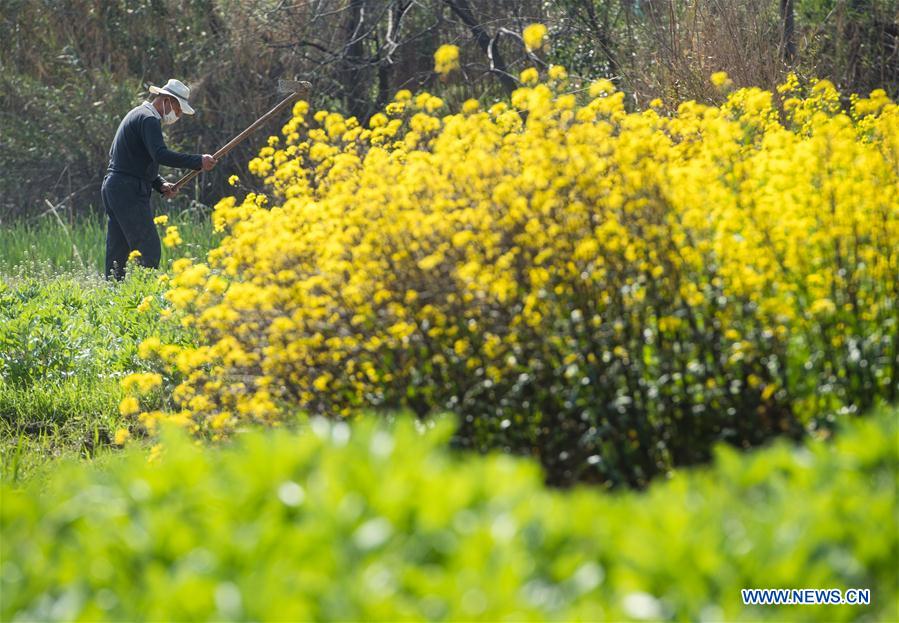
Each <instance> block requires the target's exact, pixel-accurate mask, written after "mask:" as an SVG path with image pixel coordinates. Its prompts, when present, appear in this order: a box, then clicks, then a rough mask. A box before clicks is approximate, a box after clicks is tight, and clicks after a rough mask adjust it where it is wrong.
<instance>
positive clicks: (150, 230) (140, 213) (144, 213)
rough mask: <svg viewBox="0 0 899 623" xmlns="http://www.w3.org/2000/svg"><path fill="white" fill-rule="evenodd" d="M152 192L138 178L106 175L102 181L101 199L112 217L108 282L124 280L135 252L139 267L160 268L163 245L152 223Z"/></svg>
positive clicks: (107, 212)
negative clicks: (127, 262) (137, 252)
mask: <svg viewBox="0 0 899 623" xmlns="http://www.w3.org/2000/svg"><path fill="white" fill-rule="evenodd" d="M151 192H152V189H151V187H150V184H149V182H145V181H144V180H142V179H140V178H137V177H132V176H130V175H123V174H121V173H107V174H106V177H105V178H103V186H102V187H101V189H100V195H101V196H102V197H103V207H104V208H105V209H106V215H107V216H108V217H109V223H108V226H107V229H106V269H105V271H106V272H105V273H104V274H105V276H106V278H107V279H109V277H110V275H112V276H114V277H115V278H116V279H119V280H120V279H122V278H123V277H124V276H125V262H126V261H127V260H128V255H129V254H130V253H131V252H132V251H134V250H135V249H136V250H138V251H140V257H139V258H138V259H137V262H138V263H139V264H141V265H143V266H148V267H150V268H158V267H159V259H160V257H161V256H162V245H161V244H160V242H159V233H158V232H157V231H156V225H155V224H154V223H153V208H152V207H151V206H150V193H151Z"/></svg>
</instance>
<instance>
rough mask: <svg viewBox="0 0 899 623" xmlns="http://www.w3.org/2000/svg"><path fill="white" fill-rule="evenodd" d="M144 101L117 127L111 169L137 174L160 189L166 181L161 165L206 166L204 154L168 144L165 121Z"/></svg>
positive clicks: (180, 166)
mask: <svg viewBox="0 0 899 623" xmlns="http://www.w3.org/2000/svg"><path fill="white" fill-rule="evenodd" d="M150 106H152V104H149V103H144V104H141V105H140V106H138V107H136V108H132V109H131V110H130V111H129V112H128V114H127V115H125V118H124V119H122V122H121V123H120V124H119V129H118V130H116V133H115V138H114V139H112V146H111V147H110V148H109V169H108V170H109V172H111V173H122V174H125V175H130V176H132V177H137V178H140V179H142V180H144V181H145V182H147V183H148V184H151V185H152V186H153V188H155V189H156V190H157V191H160V190H161V189H162V183H163V182H164V181H165V180H164V179H163V178H162V177H161V176H160V175H159V165H160V164H164V165H166V166H168V167H178V168H181V169H196V170H199V169H201V168H202V167H203V157H202V156H201V155H200V154H181V153H178V152H176V151H172V150H171V149H169V148H168V147H166V146H165V141H164V140H163V139H162V123H161V122H160V120H159V119H158V118H157V117H156V115H154V114H153V111H152V110H150Z"/></svg>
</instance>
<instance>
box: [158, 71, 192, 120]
mask: <svg viewBox="0 0 899 623" xmlns="http://www.w3.org/2000/svg"><path fill="white" fill-rule="evenodd" d="M150 93H153V94H155V95H171V96H172V97H174V98H176V99H177V100H178V101H179V102H180V103H181V112H183V113H184V114H185V115H192V114H194V109H193V108H191V107H190V104H188V103H187V99H188V98H189V97H190V89H189V88H188V87H187V86H186V85H185V84H184V83H183V82H181V81H180V80H175V79H174V78H172V79H171V80H169V81H168V82H166V83H165V86H164V87H162V88H160V87H154V86H151V87H150Z"/></svg>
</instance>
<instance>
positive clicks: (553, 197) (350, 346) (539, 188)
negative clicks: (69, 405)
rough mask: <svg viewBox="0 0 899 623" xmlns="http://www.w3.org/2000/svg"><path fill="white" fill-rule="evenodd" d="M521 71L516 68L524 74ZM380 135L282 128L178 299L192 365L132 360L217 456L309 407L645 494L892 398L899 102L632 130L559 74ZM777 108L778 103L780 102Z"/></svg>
mask: <svg viewBox="0 0 899 623" xmlns="http://www.w3.org/2000/svg"><path fill="white" fill-rule="evenodd" d="M525 74H526V75H525ZM522 82H523V83H524V84H525V85H526V86H523V87H522V88H520V89H518V90H517V91H515V92H514V93H513V94H512V96H511V101H509V102H500V103H497V104H495V105H494V106H492V107H490V108H489V109H488V110H483V109H482V108H481V107H480V106H479V105H478V103H477V102H475V101H473V100H469V101H468V102H466V103H465V105H464V106H463V109H462V112H459V113H452V112H451V111H449V110H447V107H446V104H445V102H444V101H442V100H441V99H440V98H438V97H435V96H433V95H431V94H428V93H419V94H417V95H413V94H411V93H409V92H408V91H403V92H400V93H399V94H398V95H397V98H396V100H395V101H394V102H392V103H390V104H389V105H388V106H387V107H386V109H385V111H384V112H383V113H379V114H376V115H374V116H373V117H372V118H371V119H370V121H369V123H368V124H367V127H363V125H362V124H360V123H359V121H358V120H357V119H355V118H352V117H350V118H346V117H344V116H342V115H340V114H338V113H335V112H328V111H318V112H315V113H314V114H312V113H311V111H310V110H309V107H308V105H307V104H306V103H305V102H300V103H298V104H297V105H296V106H295V107H294V109H293V118H292V119H291V120H290V121H289V122H288V123H287V124H286V125H285V126H284V128H283V132H282V138H281V140H278V137H274V140H273V141H271V142H270V143H271V144H270V145H268V146H266V147H263V148H262V150H261V151H260V153H259V156H258V157H257V158H255V159H253V160H252V161H251V162H250V163H249V170H250V172H251V173H253V174H254V175H256V176H258V177H259V178H261V180H262V181H264V183H265V184H266V185H267V187H268V189H269V192H267V193H266V194H257V193H252V192H251V193H248V194H246V195H245V196H243V197H242V198H238V197H226V198H224V199H223V200H222V201H221V202H219V204H218V205H217V206H216V208H215V212H214V214H213V220H214V224H215V227H216V228H217V229H218V230H221V231H223V232H224V233H225V234H226V235H225V237H224V239H223V240H222V242H221V244H220V245H219V246H218V248H216V249H214V250H213V251H211V252H210V253H209V255H208V258H207V259H206V261H205V262H196V261H192V260H189V259H183V260H180V261H178V262H176V263H175V264H174V265H173V276H172V279H171V286H172V289H171V290H170V291H169V292H168V294H167V297H168V300H169V301H170V302H171V304H172V305H173V306H174V307H175V308H177V309H178V310H179V314H178V317H179V318H180V322H181V323H183V324H184V325H185V326H190V327H193V328H194V329H195V330H196V331H197V332H198V335H200V336H201V343H200V345H199V346H197V347H195V348H193V347H191V348H179V347H174V346H169V345H165V344H163V343H160V342H159V341H156V342H155V343H150V344H149V345H147V346H146V347H145V348H144V349H143V350H144V352H145V354H146V355H147V356H148V358H150V359H151V360H154V361H156V365H157V369H158V370H159V371H160V372H162V373H163V374H164V375H165V378H166V381H165V382H166V383H167V384H168V386H169V387H170V388H171V389H172V391H173V393H172V396H173V399H172V404H171V408H170V409H169V410H168V411H157V412H155V413H154V414H147V413H144V414H143V415H142V416H141V417H142V418H143V419H142V421H143V422H145V423H147V424H148V425H149V426H154V425H155V423H156V422H157V421H158V420H161V419H167V418H171V417H174V418H176V419H178V420H179V421H181V422H182V423H185V424H187V425H188V426H189V427H191V428H192V429H193V430H194V431H196V432H198V433H200V434H204V435H209V436H212V437H220V436H222V435H226V434H228V433H229V432H230V431H231V430H233V429H234V428H235V427H237V426H239V425H241V424H242V423H244V422H250V421H256V422H264V423H274V422H277V421H279V419H280V418H281V415H282V414H283V413H284V412H285V409H288V408H289V407H290V406H291V405H299V406H300V407H301V408H303V409H304V410H306V411H308V412H310V413H313V414H325V415H334V416H340V415H348V414H349V413H351V412H352V410H353V409H354V408H358V407H406V408H410V409H412V410H414V411H415V412H416V413H417V414H419V415H421V416H424V415H426V414H428V413H431V412H434V411H440V410H452V411H454V412H457V413H459V414H460V415H461V416H462V424H461V427H460V429H459V430H458V432H457V434H456V437H455V440H456V443H457V444H459V445H461V446H464V447H471V448H476V449H479V450H486V449H488V448H494V447H501V448H506V449H510V450H512V451H515V452H520V453H525V454H532V455H535V456H537V457H539V459H540V460H541V462H542V463H543V465H544V467H545V468H546V469H547V472H548V475H549V478H550V480H552V481H554V482H559V483H567V482H572V481H575V480H592V481H603V482H607V483H612V484H614V483H629V484H635V485H642V484H644V483H645V482H647V480H648V479H649V478H650V477H652V476H653V475H655V474H658V473H664V472H666V471H668V470H669V469H670V468H671V467H672V466H674V465H682V464H690V463H695V462H697V461H703V460H706V459H707V458H708V456H709V452H710V448H711V447H712V445H713V444H714V443H715V442H716V441H719V440H724V441H728V442H730V443H732V444H736V445H739V446H749V445H753V444H758V443H761V442H763V441H765V440H766V439H769V438H770V437H771V436H772V435H776V434H782V433H787V434H799V433H800V431H801V430H802V429H803V427H804V426H805V427H816V426H819V425H822V424H826V422H827V418H829V417H830V416H832V414H834V413H836V412H838V411H840V410H844V411H848V412H853V411H855V410H857V409H860V408H866V407H868V406H869V405H870V404H872V403H873V402H874V401H875V400H877V399H878V398H880V397H883V398H887V399H895V398H896V395H897V381H899V374H897V369H899V365H897V352H899V327H897V292H896V288H897V283H899V253H897V252H896V246H895V241H896V240H899V199H897V198H899V109H897V106H896V104H895V103H893V102H892V101H890V100H889V99H888V98H887V97H886V96H885V94H883V92H875V93H872V94H871V97H869V98H858V97H853V100H852V102H853V103H852V108H851V110H850V111H848V112H844V111H842V110H841V108H840V104H839V97H840V95H839V93H837V91H836V90H835V89H834V87H833V86H832V85H831V84H830V83H828V82H826V81H820V82H815V83H813V84H812V85H810V86H809V87H808V88H803V87H802V86H800V85H799V83H798V81H796V80H795V79H794V78H791V80H790V81H788V82H787V83H786V84H785V85H783V87H782V88H781V89H780V92H779V93H777V94H774V93H770V92H766V91H762V90H759V89H753V88H749V89H741V90H738V91H735V92H732V93H731V94H730V95H729V96H728V97H727V100H726V101H725V102H724V103H723V104H722V105H720V106H711V105H704V104H700V103H697V102H683V103H682V104H680V105H679V106H678V107H677V111H676V112H675V113H673V114H670V115H664V114H661V113H660V112H659V110H658V109H659V106H660V103H659V102H654V104H653V108H651V109H649V110H645V111H638V112H628V111H627V110H626V109H625V106H624V96H623V94H622V93H620V92H617V91H616V90H615V87H614V85H613V84H612V83H611V82H610V81H608V80H600V81H598V82H596V83H594V84H593V85H591V87H590V89H589V97H588V98H587V99H585V100H583V101H579V100H578V99H577V97H576V96H575V95H574V94H572V93H568V90H569V82H568V78H567V76H566V72H565V71H564V69H563V68H560V67H555V68H553V69H552V71H551V73H550V74H549V75H547V76H546V77H545V78H544V79H543V81H542V82H541V81H540V79H539V74H538V72H537V71H536V70H534V69H529V70H526V72H524V74H523V75H522ZM778 102H780V104H781V105H780V106H779V105H778Z"/></svg>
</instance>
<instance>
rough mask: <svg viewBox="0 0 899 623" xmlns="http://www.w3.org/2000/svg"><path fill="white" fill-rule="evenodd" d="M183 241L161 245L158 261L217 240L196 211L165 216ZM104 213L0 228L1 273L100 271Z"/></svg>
mask: <svg viewBox="0 0 899 623" xmlns="http://www.w3.org/2000/svg"><path fill="white" fill-rule="evenodd" d="M169 219H170V221H169V222H170V224H174V225H178V229H179V230H180V232H181V237H182V239H183V240H184V243H183V244H182V245H181V246H179V247H177V248H176V249H167V248H165V247H163V253H162V265H163V266H165V265H166V264H167V263H168V262H170V261H171V260H172V259H173V258H177V257H181V256H183V255H192V256H195V257H202V256H203V255H205V254H206V252H207V251H208V250H209V249H210V248H212V247H213V246H215V245H216V244H217V242H218V235H217V234H215V232H213V230H212V223H211V221H210V219H209V218H208V216H206V215H205V214H204V213H202V212H201V211H198V210H184V211H182V212H178V213H172V214H170V215H169ZM105 253H106V217H105V216H103V215H97V214H91V215H87V216H81V217H78V218H76V219H75V220H74V221H73V222H71V223H67V222H66V221H65V220H62V219H57V218H55V217H54V215H53V214H46V215H43V216H40V217H37V218H33V219H19V220H15V221H12V222H10V223H3V225H2V226H0V275H3V276H4V277H6V278H14V277H17V276H18V277H21V276H38V275H44V276H48V275H55V274H59V273H61V272H67V273H72V272H74V273H95V274H99V275H102V274H103V264H104V257H105Z"/></svg>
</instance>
